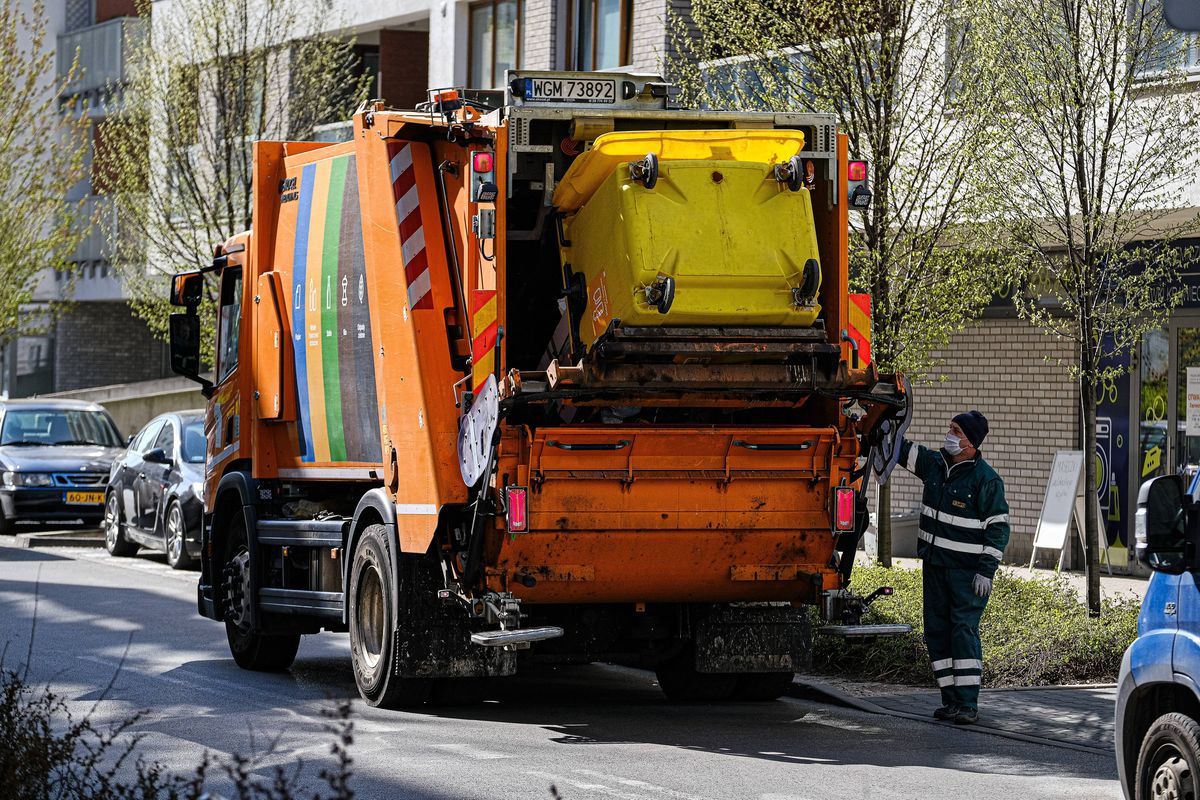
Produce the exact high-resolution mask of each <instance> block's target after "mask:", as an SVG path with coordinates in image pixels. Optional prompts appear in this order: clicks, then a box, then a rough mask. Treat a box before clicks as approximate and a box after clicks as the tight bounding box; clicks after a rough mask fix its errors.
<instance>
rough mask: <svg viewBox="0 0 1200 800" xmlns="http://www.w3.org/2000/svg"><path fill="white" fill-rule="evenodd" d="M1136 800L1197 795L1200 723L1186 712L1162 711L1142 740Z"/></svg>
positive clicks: (1199, 780) (1199, 779)
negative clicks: (1165, 712)
mask: <svg viewBox="0 0 1200 800" xmlns="http://www.w3.org/2000/svg"><path fill="white" fill-rule="evenodd" d="M1136 775H1137V782H1136V784H1135V786H1134V795H1133V796H1134V798H1135V799H1136V800H1151V798H1153V800H1173V798H1180V800H1183V798H1188V797H1195V796H1196V792H1197V790H1200V725H1197V724H1196V721H1195V720H1194V719H1192V718H1191V717H1189V716H1187V715H1186V714H1179V713H1171V714H1163V715H1162V716H1161V717H1159V718H1158V719H1156V720H1155V721H1154V724H1153V725H1151V726H1150V730H1149V731H1147V732H1146V736H1145V738H1143V739H1142V748H1141V751H1140V752H1139V753H1138V760H1137V773H1136Z"/></svg>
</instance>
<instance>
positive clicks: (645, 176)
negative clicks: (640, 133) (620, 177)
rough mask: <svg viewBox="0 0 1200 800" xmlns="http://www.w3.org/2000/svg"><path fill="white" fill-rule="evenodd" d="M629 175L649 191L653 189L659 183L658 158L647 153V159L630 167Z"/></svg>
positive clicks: (635, 162)
mask: <svg viewBox="0 0 1200 800" xmlns="http://www.w3.org/2000/svg"><path fill="white" fill-rule="evenodd" d="M629 175H630V177H631V178H633V179H634V180H635V181H638V182H639V183H641V184H642V186H645V187H646V188H647V189H653V188H654V185H655V184H656V183H658V156H657V155H656V154H654V153H646V157H645V158H643V159H642V160H641V161H634V162H633V163H632V164H630V165H629Z"/></svg>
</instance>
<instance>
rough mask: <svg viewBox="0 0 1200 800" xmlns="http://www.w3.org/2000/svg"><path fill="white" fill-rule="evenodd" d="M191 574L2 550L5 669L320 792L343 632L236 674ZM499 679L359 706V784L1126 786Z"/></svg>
mask: <svg viewBox="0 0 1200 800" xmlns="http://www.w3.org/2000/svg"><path fill="white" fill-rule="evenodd" d="M195 582H196V575H195V573H178V572H172V571H171V570H170V569H168V568H167V566H166V564H165V563H164V561H163V559H162V557H161V556H154V555H144V556H138V557H135V558H131V559H113V558H111V557H109V556H108V555H107V554H106V553H105V552H104V551H103V550H68V549H65V548H64V549H51V550H35V551H31V550H18V549H14V548H11V547H4V546H0V646H4V645H5V644H7V650H6V655H5V663H6V666H7V667H8V668H13V667H15V666H17V665H19V664H22V663H23V662H24V661H25V660H26V654H27V653H28V652H30V637H31V634H32V636H33V646H32V662H31V672H30V674H31V678H32V679H33V680H34V681H36V682H39V683H49V684H50V685H51V687H52V688H53V689H54V690H55V691H57V692H59V693H60V694H62V695H63V696H65V697H67V698H69V700H70V705H71V708H72V709H73V712H74V713H77V714H83V713H86V712H87V711H89V710H93V709H94V710H93V715H94V719H96V720H97V721H100V722H103V721H105V720H115V719H118V718H121V717H123V716H125V715H127V714H129V713H131V712H134V711H138V710H145V712H146V715H145V716H144V717H143V719H142V720H141V721H140V722H139V723H138V724H137V726H136V730H137V731H138V732H139V733H141V734H143V735H144V740H143V747H144V750H145V752H146V753H147V754H148V755H150V756H151V757H153V758H155V759H157V760H159V761H161V762H163V763H165V764H166V765H167V766H169V767H170V768H172V769H175V770H178V771H180V772H185V771H189V770H191V769H192V768H193V767H194V766H195V765H196V764H197V763H198V762H199V761H200V759H201V757H202V755H203V754H204V752H205V751H208V752H210V753H217V754H230V753H234V752H237V753H240V754H242V755H251V754H257V755H258V756H259V757H260V763H259V765H258V767H259V770H260V772H261V773H262V774H264V775H266V774H268V773H269V772H270V770H271V769H272V767H273V766H274V765H277V764H293V763H295V762H297V761H301V762H303V765H304V766H303V770H304V772H303V774H304V775H305V776H306V779H309V780H311V781H313V782H314V784H313V785H314V786H315V785H316V783H315V781H316V774H317V771H318V770H319V769H320V768H321V767H322V766H330V765H331V764H332V761H331V757H330V756H329V745H330V743H331V742H332V737H331V734H329V733H328V732H327V731H326V729H325V726H326V725H327V720H326V719H325V717H323V716H322V711H323V710H328V709H330V708H331V707H332V706H333V705H334V701H335V700H336V699H340V698H357V693H356V691H355V688H354V679H353V676H352V674H351V672H350V666H349V649H348V642H347V637H346V636H345V635H335V634H322V635H320V636H309V637H305V639H304V641H303V642H302V644H301V646H300V653H299V656H298V658H297V660H296V664H295V666H294V667H293V669H292V670H291V671H290V672H288V673H282V674H257V673H250V672H244V671H242V670H239V669H238V668H237V666H235V665H234V663H233V661H232V660H231V659H230V658H229V656H228V651H227V650H226V646H225V637H224V630H223V628H222V627H221V626H220V625H218V624H217V623H215V622H212V621H210V620H205V619H202V618H201V617H199V616H198V615H197V614H196V608H195V595H196V590H195ZM35 599H36V614H35ZM35 616H36V626H35V624H34V621H35ZM110 683H111V688H108V689H107V692H106V687H108V686H109V684H110ZM494 684H495V685H494V686H493V687H491V689H490V691H489V694H488V699H487V700H486V701H485V702H483V703H482V704H478V705H474V706H460V707H437V708H429V709H428V710H424V711H421V712H416V713H414V712H395V711H382V710H378V709H372V708H369V707H367V706H365V705H363V704H360V703H356V704H355V713H354V720H355V733H356V739H355V743H354V746H353V748H352V751H351V755H352V757H353V758H354V760H355V763H354V767H353V768H354V771H355V775H354V778H353V782H352V786H353V788H354V789H355V790H356V791H357V793H358V796H359V797H361V798H429V799H430V800H432V799H433V798H446V799H447V800H449V799H450V798H455V799H457V798H471V799H472V800H474V799H475V798H479V799H480V800H483V799H485V798H486V799H487V800H491V799H492V798H543V800H546V799H548V798H551V797H552V794H551V789H550V787H551V785H553V786H554V787H555V788H556V790H557V792H558V793H559V795H560V796H561V797H562V798H564V799H565V800H574V799H575V798H580V799H581V800H582V799H583V798H624V799H626V800H707V799H708V798H713V799H714V800H715V799H716V798H730V800H742V799H743V798H762V800H801V799H803V800H817V799H818V798H920V800H928V798H942V797H945V798H954V800H968V798H988V799H989V800H991V799H992V798H999V797H1013V798H1018V797H1019V798H1043V797H1044V798H1056V799H1058V800H1062V799H1063V798H1080V800H1083V799H1084V798H1086V800H1096V799H1097V798H1118V797H1120V790H1119V788H1118V785H1117V782H1116V768H1115V766H1114V763H1113V760H1112V759H1111V758H1105V757H1098V756H1092V755H1088V754H1086V753H1081V752H1078V751H1074V750H1067V749H1061V748H1053V747H1047V746H1043V745H1034V744H1027V743H1024V742H1019V741H1013V740H1009V739H1003V738H998V737H995V736H990V735H987V734H984V733H978V732H974V731H971V730H963V729H956V728H952V727H946V726H940V725H933V724H925V723H922V722H917V721H912V720H905V719H898V718H893V717H886V716H879V715H872V714H867V713H863V712H859V711H854V710H849V709H844V708H839V707H834V706H825V705H820V704H817V703H812V702H807V701H801V700H797V699H785V700H780V701H777V702H771V703H751V704H741V705H727V704H722V705H690V706H677V705H671V704H669V703H667V702H666V701H665V700H664V699H663V697H662V695H661V694H660V693H659V691H658V688H657V686H656V685H655V683H654V676H653V674H650V673H646V672H642V671H638V670H631V669H625V668H621V667H614V666H606V665H595V666H589V667H575V668H562V669H555V670H548V669H543V670H539V671H529V672H525V673H522V674H520V675H518V676H517V677H515V678H508V679H502V680H497V681H495V682H494ZM215 788H216V789H217V790H218V791H220V790H221V788H222V787H221V786H220V785H217V786H216V787H215Z"/></svg>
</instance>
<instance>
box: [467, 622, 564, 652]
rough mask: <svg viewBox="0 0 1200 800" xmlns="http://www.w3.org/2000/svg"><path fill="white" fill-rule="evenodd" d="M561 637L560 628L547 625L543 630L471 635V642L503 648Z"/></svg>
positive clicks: (561, 631)
mask: <svg viewBox="0 0 1200 800" xmlns="http://www.w3.org/2000/svg"><path fill="white" fill-rule="evenodd" d="M562 635H563V629H562V628H556V627H554V626H551V625H548V626H546V627H544V628H520V629H518V630H515V631H480V632H479V633H472V634H471V641H472V642H474V643H475V644H477V645H479V646H480V647H504V646H505V645H510V644H522V643H525V642H540V641H543V640H545V639H557V638H558V637H559V636H562Z"/></svg>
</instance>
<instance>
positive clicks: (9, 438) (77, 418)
mask: <svg viewBox="0 0 1200 800" xmlns="http://www.w3.org/2000/svg"><path fill="white" fill-rule="evenodd" d="M5 445H12V446H19V445H29V446H32V445H99V446H101V447H120V446H121V445H122V442H121V435H120V434H119V433H117V427H116V426H115V425H113V422H112V420H111V419H109V416H108V414H105V413H104V412H103V411H80V410H76V409H61V408H19V409H9V411H8V413H7V414H5V415H4V425H3V428H2V429H0V446H5Z"/></svg>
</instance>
